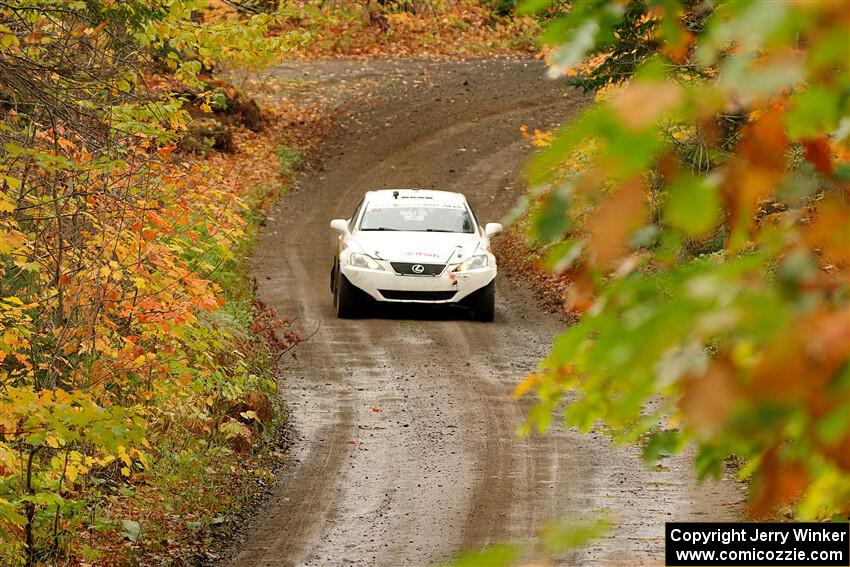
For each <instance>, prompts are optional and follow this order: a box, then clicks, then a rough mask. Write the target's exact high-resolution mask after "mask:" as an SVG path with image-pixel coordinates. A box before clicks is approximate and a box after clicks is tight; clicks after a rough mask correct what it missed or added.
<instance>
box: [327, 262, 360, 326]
mask: <svg viewBox="0 0 850 567" xmlns="http://www.w3.org/2000/svg"><path fill="white" fill-rule="evenodd" d="M336 273H337V280H336V289H335V292H334V307H336V316H337V318H339V319H354V318H356V317H359V316H360V306H359V305H358V301H359V300H360V299H361V297H360V296H361V293H362V292H361V291H360V290H359V289H357V288H356V287H355V286H354V285H352V284H351V282H349V281H348V278H346V277H345V276H344V275H342V274H341V273H340V271H339V269H337V272H336Z"/></svg>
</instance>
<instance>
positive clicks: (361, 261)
mask: <svg viewBox="0 0 850 567" xmlns="http://www.w3.org/2000/svg"><path fill="white" fill-rule="evenodd" d="M348 263H349V265H351V266H354V267H355V268H366V269H368V270H378V271H384V267H383V266H382V265H380V264H379V263H378V261H377V260H375V259H374V258H372V257H371V256H369V255H368V254H359V253H357V252H352V253H351V255H350V256H349V257H348Z"/></svg>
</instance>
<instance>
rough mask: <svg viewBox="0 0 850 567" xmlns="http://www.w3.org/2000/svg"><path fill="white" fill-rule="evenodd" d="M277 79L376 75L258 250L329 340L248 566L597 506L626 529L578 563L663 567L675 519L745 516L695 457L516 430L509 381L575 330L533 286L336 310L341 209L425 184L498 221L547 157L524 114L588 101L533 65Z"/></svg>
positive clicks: (290, 70)
mask: <svg viewBox="0 0 850 567" xmlns="http://www.w3.org/2000/svg"><path fill="white" fill-rule="evenodd" d="M273 74H275V75H276V77H277V78H278V79H281V80H284V81H287V80H291V81H307V82H309V83H310V84H312V85H314V86H316V85H318V87H317V88H326V89H327V91H328V92H331V91H333V92H335V93H337V95H339V96H342V97H343V98H344V96H345V91H346V89H347V85H354V84H360V85H361V86H362V84H365V83H364V81H365V82H369V84H370V85H371V87H369V88H370V89H372V91H371V93H372V94H371V95H370V96H369V97H366V99H364V100H363V102H362V103H361V104H360V105H359V106H358V108H354V109H352V110H351V111H350V112H348V113H347V114H345V115H344V116H342V120H341V127H340V130H339V131H338V132H337V133H336V134H335V135H334V136H332V137H331V139H330V140H329V141H328V142H327V143H326V144H325V145H324V146H323V148H322V150H321V154H322V159H323V167H322V168H320V169H319V170H318V171H314V172H312V173H309V174H307V175H305V177H304V178H303V179H301V180H300V181H299V183H298V185H297V187H296V188H295V189H293V190H292V191H291V192H290V193H289V194H288V195H287V196H285V197H284V199H283V200H282V201H281V202H280V204H279V205H278V206H277V207H276V209H275V210H274V211H273V212H272V214H271V218H270V219H269V221H268V225H267V227H266V230H265V233H264V234H263V236H262V238H261V241H260V243H259V246H258V248H257V252H256V254H255V257H254V258H253V261H252V262H253V272H254V275H255V277H256V278H257V280H258V282H259V295H260V297H261V298H262V299H263V300H264V301H266V302H268V303H269V304H270V305H272V306H274V307H276V308H278V309H279V311H280V313H282V314H285V315H286V316H288V317H297V318H298V324H299V325H300V326H301V328H303V329H304V330H305V332H311V331H312V330H313V329H315V328H316V327H318V332H317V333H316V334H315V335H314V336H313V337H312V338H311V339H310V340H309V341H308V342H306V343H304V344H303V345H302V346H301V347H299V350H298V359H297V361H292V362H289V363H288V364H287V368H286V374H285V377H284V378H283V380H282V390H283V396H284V398H285V400H286V401H287V403H288V405H289V408H290V412H291V421H292V424H293V426H294V428H295V431H296V441H295V444H294V446H293V448H292V450H291V452H290V455H289V463H288V465H287V466H286V467H285V469H284V471H283V474H282V478H281V480H280V482H279V485H278V486H277V487H276V488H275V491H274V494H273V496H272V498H271V499H270V501H269V503H268V504H267V505H266V506H265V508H264V509H262V510H260V511H259V512H258V514H257V517H256V518H255V520H254V522H253V524H252V525H251V526H250V527H249V528H248V529H247V531H246V533H245V535H244V541H242V542H240V543H238V544H237V545H236V547H235V549H234V550H233V551H232V553H231V559H230V561H231V563H230V564H231V565H234V566H240V567H241V566H284V565H385V566H401V565H429V564H433V563H435V562H441V561H446V560H449V559H451V558H452V557H454V556H456V554H458V553H459V552H460V551H462V550H464V549H469V548H475V547H479V546H482V545H485V544H488V543H498V542H508V541H530V540H533V538H534V537H535V534H536V533H537V530H538V529H539V527H540V526H541V525H542V524H543V523H545V522H546V521H548V520H552V519H566V520H571V519H577V518H583V517H587V515H588V514H590V513H592V512H594V511H598V510H604V511H608V513H609V515H610V516H612V517H613V518H614V519H615V520H616V521H617V528H616V529H615V530H614V531H613V532H611V533H610V534H608V535H607V536H606V537H604V538H602V539H600V540H597V541H595V542H593V543H592V544H591V545H590V547H589V548H587V549H585V550H581V551H578V552H573V553H572V554H571V555H568V556H567V557H564V558H563V559H562V561H563V564H565V565H584V564H587V565H597V564H610V565H619V564H624V563H628V564H661V563H663V559H662V557H663V531H664V522H665V521H668V520H700V519H703V520H707V519H711V520H724V519H734V518H735V517H736V515H737V513H738V510H739V509H740V503H741V501H742V499H743V496H742V493H741V490H740V488H739V487H738V486H736V485H735V484H734V483H731V482H728V481H727V482H723V483H713V484H704V485H698V484H697V483H696V481H695V479H694V475H693V473H692V472H691V470H690V468H689V467H688V464H687V463H688V460H687V459H685V458H676V459H668V460H666V461H665V462H664V463H663V467H662V470H661V471H652V472H649V471H646V470H645V469H644V466H643V465H642V464H641V462H640V460H639V458H638V453H637V451H635V450H634V449H624V448H615V447H612V446H611V444H610V443H609V442H608V441H607V440H606V439H605V438H604V437H603V436H601V435H593V434H591V435H580V434H578V433H577V432H575V431H571V430H569V429H567V428H565V427H559V426H555V427H554V428H553V430H552V431H551V433H549V434H548V435H545V436H534V437H530V438H525V439H519V438H517V437H516V435H515V430H516V427H517V426H518V425H519V424H520V422H521V421H522V419H523V416H524V412H525V411H526V410H527V406H525V405H522V404H518V403H515V402H513V401H511V399H510V397H509V395H510V392H511V391H512V389H513V387H514V386H515V384H516V383H517V381H519V380H521V379H522V377H523V376H524V374H525V373H526V372H528V371H529V370H531V369H533V368H534V366H535V364H536V362H537V361H538V360H539V359H540V358H541V357H542V356H544V355H545V353H546V351H547V349H548V347H549V345H550V343H551V339H552V337H553V336H554V335H555V334H556V333H557V332H558V331H559V329H561V328H562V326H563V324H562V323H561V322H560V320H559V319H558V317H556V316H553V315H548V314H545V313H543V312H541V311H540V310H538V309H537V307H536V305H535V302H534V301H533V299H532V298H531V297H530V296H529V295H528V293H527V292H526V291H525V290H524V289H522V287H521V286H520V285H518V284H516V282H511V281H509V280H507V279H506V278H504V277H500V279H499V280H498V287H497V289H498V291H497V313H496V322H495V323H492V324H484V323H478V322H472V321H468V320H465V318H464V315H463V314H462V313H458V312H452V311H429V310H403V311H398V310H396V311H392V310H389V311H388V310H382V311H379V312H376V313H375V316H374V317H372V318H367V319H363V320H353V321H346V320H337V319H336V318H335V317H334V313H333V308H332V297H331V293H330V291H329V288H328V274H329V270H330V267H331V261H332V254H333V250H334V235H333V233H332V232H331V231H330V230H329V228H328V222H329V221H330V219H332V218H335V217H344V218H347V217H348V216H349V215H350V214H351V212H352V211H353V209H354V207H355V205H356V204H357V201H358V200H359V199H360V197H361V196H362V194H363V192H364V191H366V190H369V189H373V188H393V187H422V188H438V189H446V190H452V191H461V192H463V193H465V194H466V195H467V196H468V198H469V199H470V201H471V202H472V204H473V207H474V208H475V209H476V211H477V213H478V215H479V216H481V217H482V218H481V219H479V220H481V221H482V222H488V221H494V220H498V219H499V218H500V217H501V215H502V214H504V213H505V212H506V211H508V210H509V209H510V208H511V207H512V205H513V204H514V202H515V199H516V197H517V195H518V194H519V191H520V189H521V187H522V173H521V170H522V163H523V162H524V160H525V159H526V158H527V155H528V152H529V151H530V150H529V149H528V147H527V142H526V141H525V140H523V139H522V137H521V136H520V133H519V126H520V125H521V124H527V125H528V126H529V127H530V128H532V129H533V128H549V127H551V126H552V125H553V124H554V123H557V122H560V121H561V120H562V119H563V118H565V117H567V116H568V115H570V114H571V113H573V112H575V111H576V110H577V109H578V108H579V107H580V106H581V105H582V104H584V103H585V101H586V99H585V98H583V97H581V96H580V95H578V94H569V95H567V96H564V91H563V87H562V86H560V85H558V84H557V83H556V82H554V81H549V80H547V79H546V78H545V77H544V73H543V68H542V66H541V65H540V64H539V63H537V62H533V61H522V60H508V59H500V60H474V61H468V62H452V63H446V62H444V63H438V62H424V61H408V62H404V63H397V62H386V61H385V62H381V61H377V62H375V61H373V62H367V63H364V62H357V61H353V62H340V61H328V62H318V63H302V64H291V65H289V66H287V67H281V68H279V69H276V70H275V71H274V72H273ZM265 102H266V104H268V103H269V101H265ZM556 421H557V420H556Z"/></svg>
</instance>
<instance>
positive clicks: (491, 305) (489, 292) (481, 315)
mask: <svg viewBox="0 0 850 567" xmlns="http://www.w3.org/2000/svg"><path fill="white" fill-rule="evenodd" d="M468 305H469V308H470V309H471V310H472V315H473V317H475V319H476V320H478V321H481V322H482V323H492V322H493V319H495V318H496V280H493V281H491V282H490V283H488V284H487V285H486V286H484V287H482V288H481V289H479V290H478V291H476V292H475V293H474V294H472V296H471V297H470V298H469V303H468Z"/></svg>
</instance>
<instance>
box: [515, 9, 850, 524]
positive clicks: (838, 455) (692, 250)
mask: <svg viewBox="0 0 850 567" xmlns="http://www.w3.org/2000/svg"><path fill="white" fill-rule="evenodd" d="M612 4H613V2H605V1H600V2H585V3H578V4H576V5H575V6H573V9H572V10H570V11H569V13H568V14H566V15H564V16H563V17H562V18H560V19H558V20H556V21H554V22H553V23H552V25H551V26H550V30H549V32H548V33H547V35H546V36H545V37H546V39H547V40H548V41H550V42H552V43H555V44H559V45H561V46H562V47H560V48H559V47H558V46H557V45H556V46H555V51H554V54H555V55H554V56H553V58H552V64H553V73H554V74H558V75H561V74H563V75H566V76H568V77H580V78H578V79H575V80H573V82H574V83H578V84H584V85H585V86H593V87H596V88H600V87H601V88H602V90H601V91H600V92H598V93H597V102H596V104H595V105H593V106H591V107H590V108H588V109H587V110H585V111H584V112H583V113H581V114H580V115H579V116H578V117H577V118H575V119H573V120H571V121H570V122H569V123H568V124H567V125H566V126H564V127H562V128H561V129H560V131H559V132H558V133H557V135H556V136H555V138H554V140H552V141H551V143H549V144H548V147H547V148H546V150H545V151H544V152H543V153H541V154H540V155H539V156H537V157H536V158H535V159H534V160H533V162H532V164H531V167H530V168H529V171H530V179H531V183H532V186H533V187H532V195H534V194H547V192H548V194H549V196H548V197H547V198H545V199H542V200H541V201H540V202H539V206H538V207H537V208H535V207H533V206H532V207H531V210H532V217H531V220H532V221H533V222H532V223H531V225H530V226H531V230H530V236H531V237H532V238H531V239H530V241H531V242H533V243H535V242H538V241H543V242H545V243H546V246H547V250H546V252H547V255H546V266H548V267H550V268H551V269H553V270H557V271H561V270H563V269H564V267H566V266H570V267H572V269H571V271H570V272H569V274H570V276H572V278H573V281H572V286H571V288H570V290H569V292H568V294H567V297H568V302H567V304H566V308H567V309H569V310H572V311H573V312H574V313H575V314H577V315H581V317H582V319H581V321H580V322H579V323H578V324H577V325H575V326H573V327H570V328H569V329H567V330H566V331H565V333H564V334H563V335H562V336H560V337H559V338H558V339H557V340H556V342H555V344H554V346H553V349H552V352H551V354H550V356H549V358H547V359H546V360H545V361H544V362H543V363H542V365H541V371H540V372H539V373H537V374H535V375H533V376H532V377H531V381H529V382H528V383H529V384H531V383H533V384H534V385H535V386H536V388H537V395H538V399H539V403H538V404H537V405H536V406H535V407H534V409H532V410H531V412H530V413H529V417H528V423H527V425H526V427H527V428H531V427H532V426H537V427H544V428H545V427H547V426H548V420H547V419H546V417H545V416H544V414H545V413H546V412H551V411H553V410H555V408H559V407H561V406H562V405H565V406H566V407H565V410H564V414H563V415H564V418H565V420H566V421H567V423H568V424H570V425H575V426H578V427H580V428H581V429H583V430H587V429H589V428H592V427H595V426H597V424H600V423H601V424H603V425H604V427H605V430H606V431H608V432H610V433H611V434H612V435H613V436H614V437H615V438H617V439H619V440H622V441H629V442H633V441H635V440H639V439H643V442H644V452H645V456H646V457H647V459H648V460H650V461H652V460H655V459H657V458H658V457H660V456H663V455H665V454H669V453H672V452H676V451H679V450H681V448H682V447H683V446H684V442H685V441H686V440H694V442H695V443H696V444H697V449H698V450H697V453H696V455H697V457H696V460H695V466H696V467H697V470H698V472H699V473H700V475H701V476H705V475H716V474H718V473H719V472H720V471H721V470H722V468H723V462H724V459H726V458H727V457H729V456H730V455H733V454H734V455H736V456H738V457H740V458H742V459H744V461H745V462H746V463H747V470H748V471H751V472H752V473H753V478H754V479H755V481H756V482H755V484H754V486H756V490H755V492H754V496H753V503H752V510H753V512H754V513H756V514H761V515H766V514H770V513H772V512H773V511H774V510H776V509H778V508H780V507H783V506H788V505H793V506H797V508H796V509H797V512H798V514H800V516H801V517H805V518H828V517H831V516H832V515H833V513H834V512H835V511H836V510H838V509H841V507H842V506H843V505H844V503H846V501H847V499H848V498H850V459H848V458H847V457H846V455H847V454H850V452H848V448H850V418H848V417H847V412H846V406H847V404H846V400H847V399H848V397H850V380H848V379H847V376H848V372H847V370H846V369H847V368H848V367H850V320H848V318H847V312H848V309H850V304H848V297H850V290H848V282H850V278H848V269H850V239H848V237H847V235H848V234H850V205H848V203H847V200H846V199H843V198H836V195H845V193H846V187H845V186H844V185H845V182H846V180H847V178H848V175H847V172H848V171H850V165H848V164H850V153H848V150H847V148H848V147H849V146H850V127H848V124H847V119H846V118H845V117H846V115H847V114H848V105H850V99H849V98H848V96H847V93H848V92H850V73H848V60H847V56H846V54H847V45H848V41H850V40H848V36H847V33H846V16H847V11H846V6H842V7H839V5H838V3H835V4H833V3H824V4H817V5H815V4H807V3H804V4H799V3H793V2H781V3H778V4H776V5H772V4H771V5H770V6H768V4H766V3H764V2H758V1H741V2H721V3H717V4H715V5H714V7H715V9H714V11H713V12H711V13H708V12H690V11H689V10H690V9H691V8H692V6H693V5H692V4H688V3H679V2H630V3H628V4H627V7H626V10H625V12H622V11H620V12H617V10H616V9H615V8H614V7H613V6H612ZM617 4H618V5H619V3H617ZM581 30H585V31H588V30H592V32H593V33H589V32H588V33H586V34H584V32H583V33H582V34H579V35H578V36H575V35H571V34H575V32H577V31H581ZM611 30H614V31H613V33H612V34H610V35H609V32H611ZM591 39H592V41H591ZM577 42H578V43H577ZM609 43H610V45H609ZM591 44H593V47H590V48H588V47H587V46H588V45H591ZM588 49H589V52H588V55H589V56H590V57H589V58H588V59H585V60H584V61H582V62H580V63H578V64H575V65H573V66H572V67H570V66H569V65H570V64H572V63H573V62H574V61H575V58H576V57H577V56H578V54H579V53H581V52H582V51H585V50H588ZM558 54H560V57H561V58H560V59H559V55H558ZM586 145H592V147H593V149H594V150H593V152H591V153H590V154H589V155H587V156H585V160H584V161H582V162H579V160H578V159H577V156H579V155H580V154H581V151H582V149H583V148H584V147H585V146H586ZM579 164H580V167H577V166H578V165H579ZM561 186H569V187H570V188H571V190H570V192H569V199H563V198H561V197H560V196H559V194H558V193H557V189H556V188H558V187H561ZM839 235H840V236H839ZM542 237H546V238H545V239H544V238H542ZM574 243H580V245H576V244H574ZM724 248H725V249H724ZM826 352H829V353H830V354H829V355H828V356H827V355H818V354H815V353H826ZM826 360H829V362H828V363H827V362H826ZM565 399H569V400H570V402H569V403H568V404H564V400H565ZM839 399H840V400H841V402H836V400H839ZM650 432H651V433H650ZM827 486H829V487H831V488H830V489H827V488H826V487H827ZM830 490H831V491H832V492H831V493H830ZM829 494H832V495H831V496H830V495H829Z"/></svg>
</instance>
